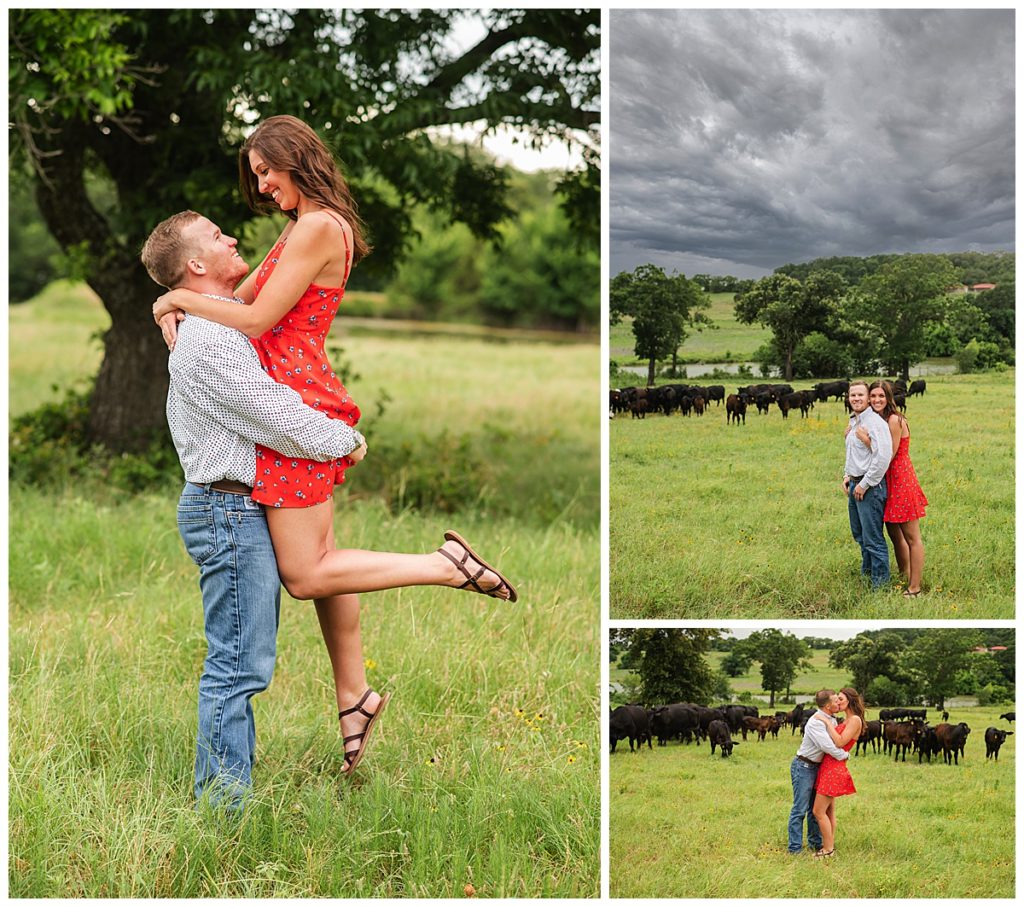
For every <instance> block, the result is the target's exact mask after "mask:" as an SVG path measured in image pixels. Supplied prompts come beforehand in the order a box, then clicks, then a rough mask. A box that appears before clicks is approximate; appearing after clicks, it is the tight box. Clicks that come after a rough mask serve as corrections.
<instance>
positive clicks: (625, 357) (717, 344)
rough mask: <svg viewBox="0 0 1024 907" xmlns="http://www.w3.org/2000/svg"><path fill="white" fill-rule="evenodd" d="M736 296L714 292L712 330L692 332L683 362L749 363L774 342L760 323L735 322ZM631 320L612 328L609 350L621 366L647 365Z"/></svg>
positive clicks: (710, 312) (681, 350) (710, 311)
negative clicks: (636, 346)
mask: <svg viewBox="0 0 1024 907" xmlns="http://www.w3.org/2000/svg"><path fill="white" fill-rule="evenodd" d="M734 295H735V294H734V293H711V294H710V296H711V307H710V308H709V309H707V310H706V314H707V316H708V318H710V319H711V324H712V325H713V326H714V327H712V328H707V327H705V328H704V330H703V331H692V332H691V333H690V336H689V337H687V338H686V341H685V342H684V343H683V345H682V346H681V347H680V348H679V361H680V362H749V361H750V357H751V356H753V354H754V351H755V350H756V349H757V348H758V347H759V346H760V345H761V344H762V343H764V342H765V341H767V340H770V339H771V332H770V331H769V330H768V329H767V328H763V327H761V326H760V325H759V324H741V323H740V322H739V321H737V320H736V314H735V310H734V306H735V303H734V302H733V296H734ZM634 344H635V340H634V337H633V328H632V319H630V318H624V319H623V320H622V321H621V322H619V323H618V324H615V325H612V327H611V332H610V335H609V349H610V353H609V355H610V356H611V358H612V359H614V360H615V361H616V362H618V363H619V365H646V364H647V362H646V361H641V360H639V359H637V358H636V356H635V355H634V353H633V349H634Z"/></svg>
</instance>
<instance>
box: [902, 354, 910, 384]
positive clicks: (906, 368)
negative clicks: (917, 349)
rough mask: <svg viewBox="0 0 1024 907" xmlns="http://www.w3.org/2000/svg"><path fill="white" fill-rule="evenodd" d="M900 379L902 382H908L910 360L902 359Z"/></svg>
mask: <svg viewBox="0 0 1024 907" xmlns="http://www.w3.org/2000/svg"><path fill="white" fill-rule="evenodd" d="M900 377H901V378H902V379H903V380H904V381H910V360H909V359H904V360H903V369H902V371H901V372H900Z"/></svg>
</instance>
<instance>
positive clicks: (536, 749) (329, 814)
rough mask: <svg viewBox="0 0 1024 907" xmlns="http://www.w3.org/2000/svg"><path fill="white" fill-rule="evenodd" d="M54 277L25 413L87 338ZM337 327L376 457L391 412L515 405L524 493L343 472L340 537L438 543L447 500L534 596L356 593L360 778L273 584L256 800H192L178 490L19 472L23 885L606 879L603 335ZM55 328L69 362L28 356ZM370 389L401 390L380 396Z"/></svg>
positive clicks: (312, 633)
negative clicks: (131, 491)
mask: <svg viewBox="0 0 1024 907" xmlns="http://www.w3.org/2000/svg"><path fill="white" fill-rule="evenodd" d="M75 292H77V291H75ZM51 293H55V294H56V296H57V299H56V301H55V302H54V306H55V308H56V310H58V311H57V313H55V312H54V311H52V310H51V309H50V307H48V306H47V305H46V304H45V301H40V300H37V301H36V302H35V303H31V304H28V305H27V306H19V307H16V308H14V309H12V310H11V314H10V327H11V395H12V399H11V402H12V407H11V408H12V412H15V413H16V412H20V411H25V410H26V409H29V408H31V407H33V406H35V405H38V403H40V402H42V400H43V399H46V398H49V399H54V398H56V397H58V396H59V395H60V391H59V390H58V391H56V392H55V391H52V390H51V388H50V385H51V384H52V383H57V384H58V385H59V387H63V386H65V385H67V384H68V383H71V382H74V381H76V380H77V379H78V378H79V377H81V376H83V375H87V374H88V373H89V371H90V370H91V369H93V368H94V367H95V364H96V363H97V362H98V355H99V354H98V348H93V347H91V346H90V345H89V344H88V342H87V337H88V334H89V332H91V331H92V330H94V329H95V328H96V327H98V326H101V325H102V321H103V315H102V312H101V311H97V310H95V309H89V308H88V306H89V305H90V302H89V300H88V299H87V298H85V306H84V307H83V306H80V305H79V304H78V303H80V302H81V301H82V299H81V298H79V299H75V298H74V296H73V294H66V295H61V289H60V288H59V287H58V288H54V289H52V290H51ZM84 295H85V296H87V294H84ZM61 312H62V313H63V314H64V315H68V316H69V317H67V318H65V317H61V314H60V313H61ZM33 313H34V317H33ZM342 330H344V328H343V326H342ZM341 342H342V345H343V347H344V350H345V356H346V357H348V358H350V359H351V360H352V362H353V363H354V364H355V366H356V371H357V372H359V373H360V376H361V377H359V378H358V379H354V380H353V381H351V382H350V389H351V390H352V391H353V395H354V396H356V397H357V399H359V400H360V402H361V403H362V404H363V408H364V412H366V420H367V421H368V422H369V423H370V424H372V426H373V427H372V428H368V429H367V435H368V438H369V447H370V454H369V455H368V458H367V461H369V458H370V457H372V454H373V449H374V443H375V440H374V439H375V438H377V439H381V438H383V439H384V440H387V441H389V442H394V441H395V440H396V439H398V438H400V433H401V431H403V430H405V431H408V432H411V433H413V434H414V435H415V434H417V433H423V434H425V435H426V434H434V433H436V432H437V431H439V430H441V427H442V426H447V427H448V428H449V429H450V430H452V431H456V432H465V433H477V434H487V433H489V432H490V433H493V432H494V431H495V428H494V426H495V425H500V426H501V427H502V428H503V430H505V431H507V432H508V435H507V436H502V437H501V438H498V439H497V440H498V441H502V443H501V444H498V443H495V444H494V446H493V450H494V451H496V453H495V455H496V456H498V455H500V456H502V458H503V459H502V461H501V462H500V463H496V464H495V468H494V476H496V477H497V479H496V481H501V482H505V483H506V484H505V485H504V486H503V490H504V492H505V493H506V494H511V495H514V496H515V505H516V510H515V511H514V512H515V514H516V515H515V516H514V517H513V516H495V514H494V512H490V511H489V510H488V509H487V508H486V507H484V506H481V507H480V509H479V510H478V511H476V512H474V511H473V510H472V509H467V510H464V511H462V512H460V513H459V514H457V515H455V516H454V517H448V516H445V515H443V514H436V513H432V512H429V511H416V510H410V509H403V510H400V511H397V512H395V511H390V510H387V509H385V508H384V507H383V506H382V505H381V504H380V503H379V501H377V500H375V499H374V498H372V497H371V496H368V495H365V494H362V493H360V492H359V490H358V482H357V479H358V477H357V476H356V475H355V472H353V474H352V478H351V481H350V483H347V484H349V485H351V486H352V488H351V489H350V490H349V491H348V492H347V493H346V494H344V495H339V496H338V499H337V500H336V509H337V516H338V518H337V520H336V523H335V529H336V537H337V543H338V545H339V546H342V547H368V548H382V549H392V550H407V551H427V550H431V549H432V548H434V547H436V546H437V545H438V543H439V541H440V534H441V531H442V530H443V529H445V528H446V527H447V525H449V524H451V525H453V526H454V527H455V528H457V529H459V531H460V532H462V533H463V534H464V535H466V536H467V537H468V538H470V539H472V540H474V541H475V542H478V543H479V544H480V547H481V549H482V550H483V551H487V552H493V557H494V558H495V559H496V560H499V561H500V563H501V565H502V569H503V570H505V571H507V573H508V575H509V576H510V577H511V578H513V580H514V581H516V582H517V585H518V586H519V592H520V602H519V603H518V604H516V605H513V606H506V605H499V604H497V603H495V602H493V601H492V600H490V599H485V598H482V597H480V596H472V595H470V594H469V593H457V592H452V591H449V590H444V589H436V588H427V589H406V590H399V591H394V592H383V593H375V594H372V595H367V596H365V597H364V600H363V639H364V647H365V655H366V660H367V667H368V675H369V678H370V682H371V684H373V685H374V686H375V687H376V688H377V689H382V690H390V691H391V692H392V693H393V694H394V696H395V699H394V701H393V703H392V705H391V707H390V708H389V710H388V713H387V715H386V716H385V717H384V719H383V723H382V725H381V733H380V736H379V737H378V738H377V739H376V740H375V742H374V747H373V749H372V750H371V752H370V755H369V756H368V757H367V759H366V760H365V761H364V762H363V763H362V764H361V766H360V768H359V770H358V775H357V777H356V778H354V779H353V780H352V782H351V783H345V782H344V780H343V779H342V778H341V775H340V771H339V769H340V767H341V764H342V746H341V740H340V739H339V735H338V728H337V721H336V717H335V716H336V706H335V704H334V694H333V689H332V684H331V675H330V666H329V663H328V660H327V655H326V651H325V649H324V647H323V643H322V640H321V638H320V633H319V628H318V625H317V621H316V617H315V614H314V613H313V610H312V606H311V605H309V604H308V603H302V602H294V601H292V600H290V599H289V598H287V596H284V601H283V604H282V619H281V630H280V635H279V641H278V653H279V654H278V660H277V668H276V672H275V675H274V681H273V684H272V686H271V688H270V689H269V690H268V691H267V692H266V693H265V694H263V695H262V696H259V697H257V698H256V699H255V700H254V707H255V713H256V722H257V726H258V729H259V731H258V747H257V750H258V762H257V765H256V768H255V772H254V784H255V797H254V802H253V804H252V808H251V809H250V810H249V811H248V812H247V814H246V815H245V817H244V818H243V819H242V821H241V822H240V823H229V822H225V821H224V820H223V819H220V818H218V817H217V816H211V815H204V814H199V813H197V812H195V811H194V810H193V809H192V803H191V771H192V759H193V754H194V736H195V727H196V715H195V699H196V685H197V682H198V678H199V673H200V670H201V664H202V660H203V657H204V655H205V640H204V638H203V629H202V611H201V607H200V597H199V592H198V588H197V572H196V570H195V567H194V566H193V565H192V563H191V561H189V559H188V557H187V556H186V554H185V552H184V550H183V548H182V545H181V541H180V539H179V538H178V535H177V529H176V527H175V517H174V511H175V503H176V498H177V494H178V491H179V490H180V489H178V488H171V487H169V488H167V489H166V490H163V491H160V492H159V493H153V494H143V495H138V496H134V497H133V496H128V495H121V494H118V495H114V494H112V493H108V492H104V490H103V489H102V487H99V486H97V487H91V486H90V488H88V489H84V490H83V488H81V487H75V486H73V485H68V486H67V487H62V486H59V485H57V484H55V485H54V486H53V487H49V488H46V489H37V488H25V487H18V486H14V487H12V488H11V489H10V551H9V561H10V570H9V573H10V603H9V646H10V649H9V651H10V676H9V696H10V700H9V701H10V723H9V743H10V747H9V751H10V770H9V810H8V816H9V855H10V857H9V888H10V893H11V895H12V896H15V897H371V896H372V897H400V896H417V897H460V896H464V894H465V893H466V886H467V885H469V886H472V888H473V890H475V892H476V893H477V894H478V895H481V896H493V897H537V896H562V897H592V896H596V895H597V893H598V890H599V877H600V856H599V845H600V831H599V813H600V808H599V761H600V760H599V753H598V749H599V739H600V734H599V725H598V713H599V707H598V698H599V678H600V672H599V635H598V626H599V613H600V609H599V588H600V583H599V574H600V570H599V563H600V557H599V551H600V544H599V535H598V516H597V500H598V490H597V485H598V468H599V467H598V461H599V454H598V449H599V445H598V441H597V439H598V425H599V423H598V418H599V407H598V406H597V398H598V392H597V387H598V379H597V375H598V366H597V362H598V352H597V350H596V348H594V347H586V346H577V345H572V346H561V345H558V346H555V345H550V344H535V343H526V342H521V341H520V342H515V343H501V344H496V343H490V342H488V341H487V340H485V339H482V338H469V339H465V340H459V339H453V338H438V339H416V338H413V337H411V336H410V337H401V338H390V339H387V340H385V339H382V338H381V337H378V336H373V335H370V334H364V335H362V336H360V337H358V338H352V339H350V340H343V341H341ZM40 343H42V344H43V345H44V346H45V347H47V348H51V349H53V350H54V355H53V357H52V358H53V361H54V362H55V363H57V364H56V365H54V364H53V363H50V362H44V363H40V362H38V357H32V356H25V355H22V353H21V350H24V349H27V348H29V347H36V348H37V349H38V348H39V344H40ZM65 350H67V351H68V352H67V355H65V352H64V351H65ZM556 382H557V385H558V387H559V401H560V405H559V406H558V407H557V408H553V407H551V406H550V387H551V386H552V385H553V384H555V383H556ZM380 388H385V389H386V391H387V393H388V394H389V395H390V397H391V398H392V399H391V402H390V403H388V405H387V410H386V412H385V414H384V416H383V417H381V418H375V417H374V410H375V402H376V400H377V399H378V398H379V394H380ZM520 434H521V435H522V437H518V435H520ZM377 443H378V444H379V443H383V442H382V441H378V442H377ZM538 451H542V452H543V454H544V458H543V459H540V453H538ZM534 461H536V463H537V465H536V466H534V465H533V463H534ZM363 465H365V464H362V465H361V466H360V467H359V468H363ZM540 468H543V471H544V475H543V477H542V476H540V475H538V473H539V470H540ZM545 481H548V482H549V483H550V484H552V485H553V486H554V487H555V489H556V493H555V494H552V493H551V492H550V491H549V490H548V489H547V488H545V487H543V486H544V485H545Z"/></svg>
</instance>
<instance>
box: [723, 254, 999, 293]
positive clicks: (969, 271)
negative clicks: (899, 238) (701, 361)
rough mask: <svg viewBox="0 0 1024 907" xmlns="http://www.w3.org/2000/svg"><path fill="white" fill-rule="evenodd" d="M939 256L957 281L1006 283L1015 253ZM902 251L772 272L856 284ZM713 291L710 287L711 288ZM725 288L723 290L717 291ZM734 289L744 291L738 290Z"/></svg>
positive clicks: (839, 258) (820, 261)
mask: <svg viewBox="0 0 1024 907" xmlns="http://www.w3.org/2000/svg"><path fill="white" fill-rule="evenodd" d="M936 254H937V256H938V257H939V258H945V259H948V261H949V263H950V264H951V265H952V266H953V268H954V269H955V270H956V272H957V274H958V275H959V279H960V283H962V284H966V285H968V286H973V285H974V284H978V283H994V284H997V285H998V284H1000V283H1006V282H1007V281H1013V279H1014V266H1015V255H1014V253H1013V252H940V253H936ZM903 257H904V256H902V255H870V256H868V257H867V258H855V257H853V256H849V255H846V256H835V257H832V258H816V259H814V260H813V261H805V262H801V263H800V264H788V265H782V267H779V268H776V269H775V272H774V273H776V274H787V275H788V276H790V277H795V278H796V279H797V280H806V279H807V277H808V276H809V275H811V274H813V273H814V272H815V271H832V272H834V273H836V274H839V275H840V276H841V277H842V278H843V279H844V280H845V281H846V283H847V285H848V286H851V287H856V286H859V285H860V282H861V281H862V280H864V278H865V277H870V276H871V275H873V274H877V273H878V272H879V271H880V270H881V269H882V268H883V267H884V266H885V265H887V264H890V263H891V262H894V261H896V260H897V259H898V258H903ZM712 292H714V291H712ZM721 292H725V291H721ZM737 292H746V290H739V291H737Z"/></svg>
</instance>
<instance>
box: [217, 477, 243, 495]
mask: <svg viewBox="0 0 1024 907" xmlns="http://www.w3.org/2000/svg"><path fill="white" fill-rule="evenodd" d="M210 488H211V489H213V490H214V491H226V492H227V493H228V494H252V489H251V488H250V487H249V486H248V485H246V484H245V483H243V482H232V481H231V480H229V479H222V480H221V481H220V482H211V483H210Z"/></svg>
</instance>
